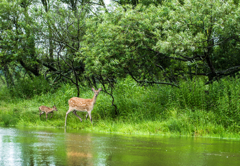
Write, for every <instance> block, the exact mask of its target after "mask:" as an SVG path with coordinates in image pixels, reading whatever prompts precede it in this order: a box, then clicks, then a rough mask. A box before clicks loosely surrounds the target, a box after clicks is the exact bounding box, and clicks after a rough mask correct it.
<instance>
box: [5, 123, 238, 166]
mask: <svg viewBox="0 0 240 166" xmlns="http://www.w3.org/2000/svg"><path fill="white" fill-rule="evenodd" d="M2 165H3V166H5V165H6V166H16V165H24V166H25V165H29V166H30V165H57V166H61V165H68V166H75V165H90V166H91V165H97V166H99V165H114V166H115V165H117V166H118V165H119V166H122V165H131V166H134V165H136V166H141V165H143V166H145V165H147V166H148V165H164V166H176V165H178V166H186V165H194V166H208V165H209V166H212V165H218V166H225V165H229V166H239V165H240V141H239V140H223V139H210V138H191V137H174V138H171V137H164V136H152V137H151V136H149V137H137V136H121V135H113V134H94V133H86V132H79V131H78V132H75V133H74V132H73V131H66V132H64V131H63V129H36V128H35V129H34V128H31V129H29V128H25V129H17V128H2V127H0V166H2Z"/></svg>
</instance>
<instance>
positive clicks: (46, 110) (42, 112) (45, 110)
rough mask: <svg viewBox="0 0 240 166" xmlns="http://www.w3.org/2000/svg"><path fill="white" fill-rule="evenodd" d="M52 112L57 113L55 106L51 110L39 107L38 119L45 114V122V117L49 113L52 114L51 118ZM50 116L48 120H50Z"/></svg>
mask: <svg viewBox="0 0 240 166" xmlns="http://www.w3.org/2000/svg"><path fill="white" fill-rule="evenodd" d="M53 111H58V110H57V107H56V106H55V105H54V106H53V107H52V108H49V107H46V106H44V105H43V106H41V107H39V113H40V118H41V115H42V114H44V113H46V120H47V116H48V114H49V113H52V116H53ZM52 116H51V117H50V118H52Z"/></svg>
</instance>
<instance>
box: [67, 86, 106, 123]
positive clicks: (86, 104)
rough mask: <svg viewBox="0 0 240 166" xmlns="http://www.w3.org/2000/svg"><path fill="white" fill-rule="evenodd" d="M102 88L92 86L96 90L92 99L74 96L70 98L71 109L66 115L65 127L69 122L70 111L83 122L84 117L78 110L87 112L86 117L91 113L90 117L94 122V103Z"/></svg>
mask: <svg viewBox="0 0 240 166" xmlns="http://www.w3.org/2000/svg"><path fill="white" fill-rule="evenodd" d="M101 90H102V89H101V88H99V89H98V90H95V89H94V88H92V91H93V92H94V96H93V98H92V99H82V98H79V97H72V98H71V99H69V100H68V105H69V109H68V111H67V113H66V117H65V127H66V124H67V116H68V114H69V113H70V112H73V113H74V114H75V115H76V116H77V117H78V118H79V120H80V121H81V122H82V119H81V118H80V117H79V116H78V115H77V111H80V112H87V115H86V119H87V117H88V115H89V118H90V120H91V122H92V117H91V111H92V110H93V107H94V104H95V102H96V100H97V96H98V94H99V92H100V91H101Z"/></svg>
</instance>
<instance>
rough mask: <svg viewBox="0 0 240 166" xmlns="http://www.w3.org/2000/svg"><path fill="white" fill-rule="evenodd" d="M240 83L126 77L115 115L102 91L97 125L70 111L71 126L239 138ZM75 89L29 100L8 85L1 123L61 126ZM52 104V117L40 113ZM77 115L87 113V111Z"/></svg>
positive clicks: (85, 93)
mask: <svg viewBox="0 0 240 166" xmlns="http://www.w3.org/2000/svg"><path fill="white" fill-rule="evenodd" d="M239 85H240V79H238V78H226V79H222V80H221V81H219V82H214V83H213V84H211V85H204V81H203V80H201V79H199V80H194V81H182V82H180V88H177V87H170V86H166V85H154V86H139V85H137V84H136V83H135V82H133V81H132V80H131V79H130V78H126V79H124V80H120V81H119V82H118V83H117V85H116V86H115V91H114V97H115V104H116V105H117V107H118V112H119V115H118V116H117V117H114V116H113V114H114V108H113V107H112V106H111V97H110V96H108V95H107V94H105V93H103V92H100V94H99V96H98V99H97V102H96V104H95V107H94V110H93V112H92V118H93V124H91V122H90V121H89V119H88V120H87V121H86V120H83V122H82V123H81V122H80V121H79V119H78V118H77V117H76V116H75V115H74V114H69V116H68V125H67V126H68V128H75V129H84V130H89V131H100V132H121V133H139V134H177V135H189V136H215V137H239V133H240V114H239V107H240V104H239V94H240V87H239ZM22 93H24V92H23V91H22ZM75 94H76V90H75V88H74V87H73V86H71V85H69V84H63V85H62V86H61V87H60V88H59V89H58V90H56V91H50V92H41V93H39V94H38V95H36V94H35V95H34V96H33V97H32V98H29V99H26V98H25V99H24V98H19V97H12V96H13V95H11V93H10V92H8V89H6V88H2V89H1V90H0V99H1V100H0V125H5V126H19V125H21V126H44V127H63V126H64V120H65V114H66V112H67V110H68V99H70V98H71V97H73V96H75ZM80 97H82V98H92V97H93V92H92V91H91V88H81V94H80ZM54 104H55V105H56V106H57V108H58V110H59V111H58V112H54V115H53V118H51V119H50V118H49V119H48V120H46V119H45V116H42V117H41V118H40V117H39V111H38V107H39V106H41V105H46V106H49V107H51V106H53V105H54ZM78 114H79V116H80V117H82V119H84V118H85V115H86V113H78Z"/></svg>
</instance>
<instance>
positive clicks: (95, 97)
mask: <svg viewBox="0 0 240 166" xmlns="http://www.w3.org/2000/svg"><path fill="white" fill-rule="evenodd" d="M96 100H97V96H96V95H95V94H94V96H93V98H92V101H93V105H94V104H95V103H96Z"/></svg>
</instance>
